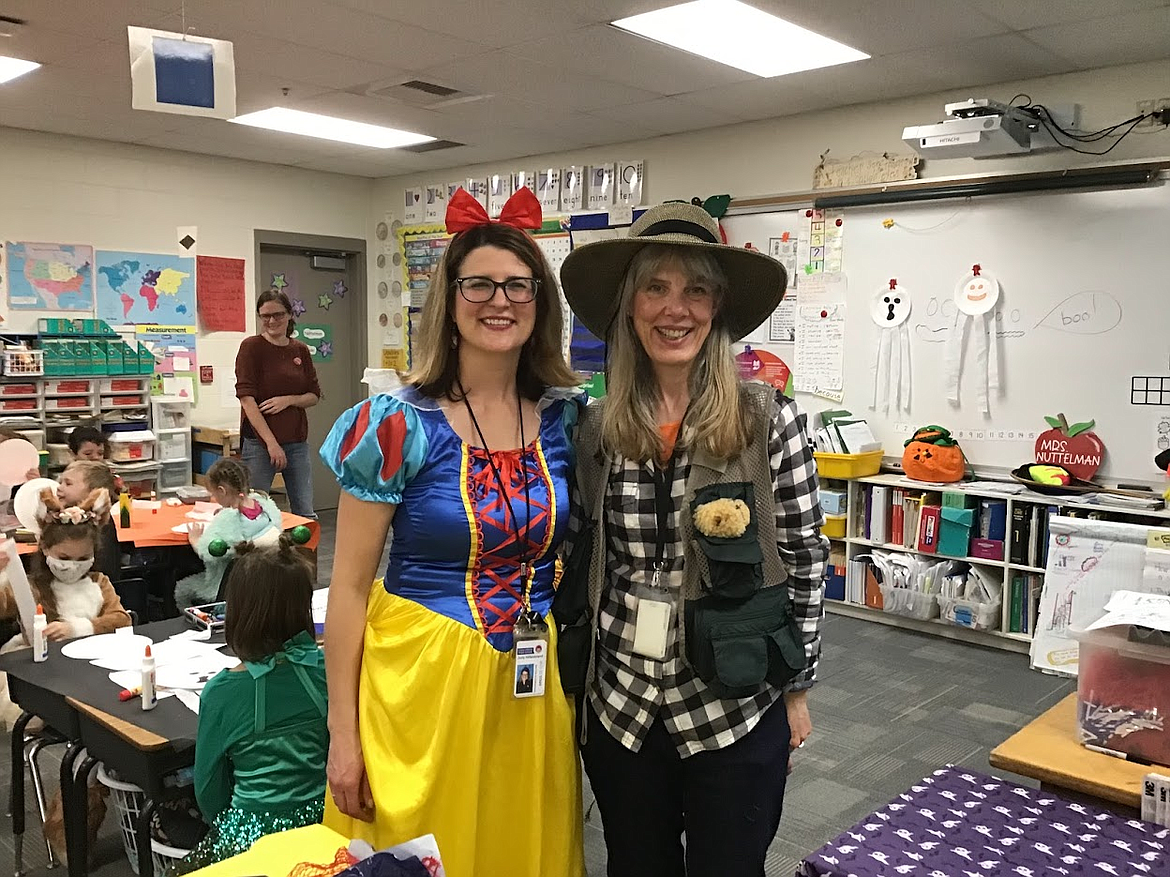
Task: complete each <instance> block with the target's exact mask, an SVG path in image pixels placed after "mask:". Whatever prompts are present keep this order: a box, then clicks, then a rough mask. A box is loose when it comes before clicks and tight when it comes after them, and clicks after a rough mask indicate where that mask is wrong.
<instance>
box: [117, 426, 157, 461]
mask: <svg viewBox="0 0 1170 877" xmlns="http://www.w3.org/2000/svg"><path fill="white" fill-rule="evenodd" d="M154 445H155V436H154V433H153V432H151V431H150V430H149V429H138V430H134V431H132V432H112V433H110V460H111V461H112V462H114V463H133V462H138V461H139V460H152V459H154Z"/></svg>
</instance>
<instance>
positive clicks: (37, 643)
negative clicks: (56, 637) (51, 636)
mask: <svg viewBox="0 0 1170 877" xmlns="http://www.w3.org/2000/svg"><path fill="white" fill-rule="evenodd" d="M47 623H48V622H47V621H46V620H45V610H44V609H43V608H42V607H41V604H40V603H37V613H36V615H34V616H33V629H32V647H33V661H35V662H36V663H38V664H39V663H40V662H41V661H47V660H48V658H49V640H48V638H47V637H46V636H45V625H46V624H47Z"/></svg>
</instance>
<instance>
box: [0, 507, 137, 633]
mask: <svg viewBox="0 0 1170 877" xmlns="http://www.w3.org/2000/svg"><path fill="white" fill-rule="evenodd" d="M41 504H42V509H41V510H40V511H39V512H38V515H37V517H38V521H39V523H40V528H41V533H40V537H39V538H38V540H37V544H38V546H39V548H40V550H39V551H38V552H37V553H36V554H35V555H33V558H32V571H31V573H30V574H29V577H28V581H29V585H30V586H31V587H32V592H33V599H34V600H36V602H37V603H39V604H40V605H41V606H42V608H43V609H44V611H45V617H46V620H47V621H48V626H47V627H45V636H46V637H47V638H48V639H49V641H50V642H60V641H61V640H66V639H73V638H74V637H79V636H89V635H90V634H94V633H112V632H113V631H115V630H117V629H118V628H119V627H127V626H128V625H129V624H130V615H129V613H127V612H126V610H125V609H123V608H122V601H121V600H119V599H118V595H117V593H115V591H114V586H113V585H112V584H111V583H110V579H109V577H108V576H106V575H104V574H103V573H100V572H94V571H93V567H94V562H95V558H96V555H97V548H98V541H99V533H100V528H101V526H102V524H103V523H105V522H106V521H107V520H108V519H109V511H110V495H109V493H108V492H107V491H106V490H105V489H104V488H103V489H98V490H94V491H91V492H90V493H89V495H88V496H86V497H85V499H84V500H82V502H81V503H80V504H78V505H66V504H65V503H64V502H62V500H61V499H60V498H58V497H56V496H54V495H53V492H52V491H51V490H43V491H41ZM5 566H6V564H5ZM0 582H2V585H3V587H0V618H16V617H17V615H18V610H17V607H16V598H15V596H14V595H13V593H12V588H11V587H10V586H9V584H8V576H7V571H6V570H5V571H3V572H0ZM29 633H31V632H29Z"/></svg>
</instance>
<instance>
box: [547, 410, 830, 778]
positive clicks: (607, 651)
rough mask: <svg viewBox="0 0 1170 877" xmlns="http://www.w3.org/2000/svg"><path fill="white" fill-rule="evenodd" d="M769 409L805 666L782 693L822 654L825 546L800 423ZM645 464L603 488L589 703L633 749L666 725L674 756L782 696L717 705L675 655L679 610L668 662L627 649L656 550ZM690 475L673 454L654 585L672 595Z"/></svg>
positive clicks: (627, 465)
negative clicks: (602, 566) (669, 502)
mask: <svg viewBox="0 0 1170 877" xmlns="http://www.w3.org/2000/svg"><path fill="white" fill-rule="evenodd" d="M776 402H777V409H776V410H774V412H773V419H772V424H771V430H770V435H769V443H768V454H769V457H770V463H771V469H772V481H773V485H774V494H775V503H776V531H777V542H778V546H777V547H778V548H779V552H780V560H781V562H782V563H783V565H784V567H785V569H786V571H787V572H788V581H787V583H786V585H787V587H788V591H789V593H790V595H791V596H792V599H793V603H794V611H795V616H796V619H797V622H798V624H799V625H800V629H801V631H802V633H803V638H804V644H805V653H806V655H807V657H808V665H807V667H806V669H805V670H804V671H803V672H802V673H800V674H799V675H798V676H797V677H796V678H795V679H794V680H793V681H792V682H791V683H789V685H788V686H787V689H788V690H797V689H802V688H808V687H810V686H811V685H812V684H813V683H814V682H815V680H816V670H817V663H818V661H819V659H820V653H821V637H820V625H821V618H822V616H823V604H822V594H823V582H822V579H823V576H824V572H825V565H826V562H827V559H828V541H827V540H826V539H825V538H824V537H822V536H821V535H820V527H821V525H822V524H823V522H824V521H823V517H822V515H821V507H820V500H819V497H818V493H817V491H818V486H817V474H816V465H815V462H814V460H813V456H812V451H811V449H810V448H809V445H808V440H807V437H806V430H805V417H804V415H803V414H801V413H800V412H799V410H798V408H797V406H796V403H795V402H793V401H792V400H791V399H788V398H786V397H784V396H783V395H781V394H780V393H777V395H776ZM653 471H654V470H653V464H652V463H647V464H644V465H643V464H638V463H636V462H632V461H629V460H623V459H618V460H616V461H615V463H614V466H613V469H612V471H611V473H610V477H609V481H608V484H607V486H606V488H605V490H606V499H605V529H606V579H607V580H606V583H605V587H604V590H603V593H602V598H601V607H600V612H599V614H600V618H599V631H598V637H599V639H598V647H597V673H596V679H595V682H594V685H593V688H592V690H591V691H590V692H589V695H588V696H589V702H590V705H591V706H592V707H593V709H594V710H595V711H596V712H597V715H598V717H599V718H600V719H601V723H602V725H603V726H604V727H605V728H606V730H608V731H609V733H610V734H611V735H612V736H613V737H614V738H615V739H616V740H618V741H619V742H621V743H622V745H624V746H625V747H626V748H628V749H631V750H633V751H635V752H636V751H638V749H639V748H640V747H641V745H642V741H643V740H644V739H645V738H646V734H647V733H648V731H649V730H650V726H651V725H652V724H653V723H654V720H655V718H657V717H658V716H661V717H662V719H663V721H664V722H665V723H666V728H667V731H668V732H669V733H670V736H671V739H672V740H673V742H674V744H675V746H676V748H677V749H678V752H679V754H680V755H681V756H682V757H684V758H685V757H687V756H688V755H693V754H695V753H696V752H703V751H707V750H712V749H722V748H723V747H726V746H729V745H731V744H732V743H734V742H735V741H736V740H738V739H740V738H741V737H743V736H744V735H746V734H747V733H748V732H749V731H751V730H752V728H754V727H755V726H756V724H757V723H758V722H759V720H760V718H761V717H762V716H763V714H764V711H765V710H767V709H768V708H769V707H770V706H772V705H773V704H774V703H775V702H776V701H777V700H779V699H780V698H781V697H782V695H783V691H782V690H781V689H779V688H777V687H775V686H772V685H766V686H765V687H764V688H762V689H761V690H760V692H759V693H757V694H756V695H754V696H752V697H748V698H742V699H737V700H730V699H721V698H719V697H717V696H716V695H715V694H713V693H712V692H711V690H710V689H709V688H708V686H707V685H706V683H704V682H703V681H702V680H700V679H699V678H698V676H696V675H695V673H694V671H693V670H692V669H690V668H689V667H688V666H687V665H686V664H685V663H684V662H683V661H682V658H681V655H680V651H679V640H678V628H677V624H678V623H679V618H678V614H679V613H678V612H677V611H676V612H675V613H674V622H673V623H672V625H671V628H670V633H669V639H668V643H667V651H666V657H665V658H664V659H663V660H661V661H658V660H654V659H651V658H645V657H642V656H640V655H636V654H634V652H633V642H634V620H635V613H636V609H637V599H636V598H635V597H634V596H633V590H634V589H635V588H636V587H637V586H639V585H643V584H644V585H649V583H650V579H651V575H652V571H653V561H654V552H655V543H656V540H655V533H656V530H657V521H656V517H655V510H654V476H653ZM689 473H690V461H689V455H688V454H687V452H686V451H685V450H682V449H680V452H679V456H678V460H677V463H676V467H675V473H674V483H673V485H672V488H671V493H672V496H673V499H674V503H673V509H672V511H671V514H670V518H669V521H668V525H667V533H666V539H665V542H666V550H665V557H664V561H665V564H666V569H665V570H664V571H663V575H662V577H661V579H660V581H659V586H660V587H665V588H667V589H669V590H671V591H673V592H674V594H675V596H676V607H677V606H678V601H677V595H678V593H679V589H680V588H681V586H682V570H683V550H682V546H681V545H680V544H678V531H677V527H678V515H679V513H680V511H681V509H682V503H683V494H684V493H685V490H686V481H687V477H688V475H689ZM579 507H580V504H579V502H575V503H574V521H573V522H572V525H571V527H570V533H571V534H572V533H576V532H578V531H579V517H578V516H579Z"/></svg>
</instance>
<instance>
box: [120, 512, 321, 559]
mask: <svg viewBox="0 0 1170 877" xmlns="http://www.w3.org/2000/svg"><path fill="white" fill-rule="evenodd" d="M192 508H194V507H193V506H189V505H178V506H170V505H167V504H166V503H163V505H162V507H161V508H159V510H158V511H157V512H152V511H151V510H150V509H142V508H136V509H132V510H131V511H130V526H129V527H126V528H124V527H123V526H122V524H121V518H120V517H119V515H118V508H117V507H116V506H115V507H114V509H113V510H112V511H111V514H112V515H113V519H114V527H115V529H117V531H118V541H119V542H131V543H133V544H134V547H135V548H165V547H167V546H175V545H186V544H187V534H186V533H176V532H174V530H173V529H172V528H174V527H177V526H178V525H179V524H188V523H190V519H189V518H188V517H187V513H188V512H189V511H191V510H192ZM280 514H281V528H282V529H284V530H291V529H292V528H293V527H297V526H300V525H302V524H303V525H305V526H306V527H308V528H309V532H310V533H311V534H312V535H311V536H310V538H309V541H308V542H307V543H306V544H305V546H304V547H305V548H308V549H310V550H316V548H317V543H319V542H320V541H321V525H320V524H319V523H317V522H316V521H314V520H312V519H310V518H302V517H301V516H300V515H293V514H290V513H288V512H281V513H280Z"/></svg>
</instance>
